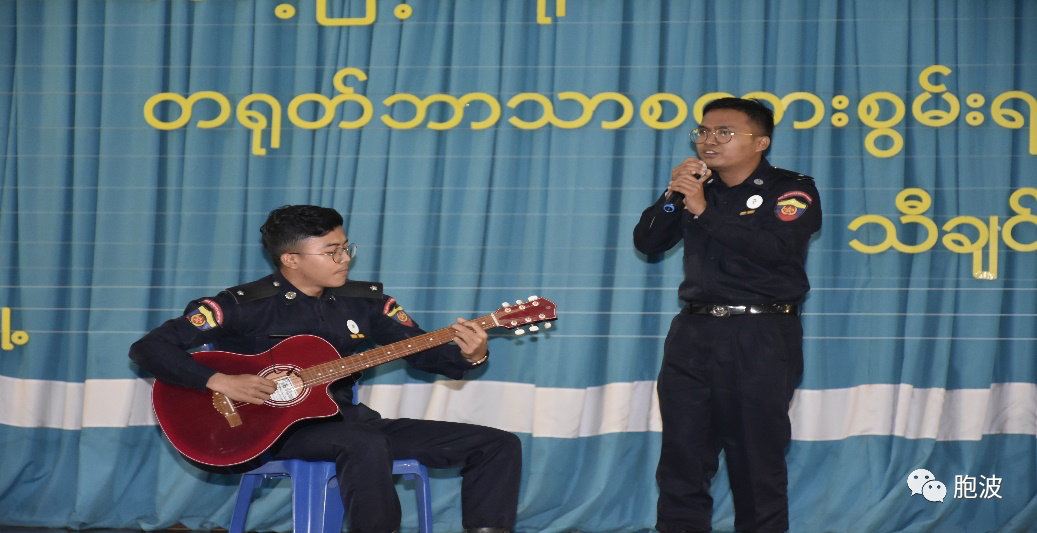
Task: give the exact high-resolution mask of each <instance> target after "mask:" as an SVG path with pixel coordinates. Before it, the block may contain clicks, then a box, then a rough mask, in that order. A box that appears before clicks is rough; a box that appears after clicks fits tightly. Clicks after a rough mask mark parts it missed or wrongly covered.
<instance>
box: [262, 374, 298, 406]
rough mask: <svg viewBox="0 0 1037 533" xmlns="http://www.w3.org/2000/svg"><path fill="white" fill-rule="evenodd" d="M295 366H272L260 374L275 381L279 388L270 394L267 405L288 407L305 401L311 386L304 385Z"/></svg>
mask: <svg viewBox="0 0 1037 533" xmlns="http://www.w3.org/2000/svg"><path fill="white" fill-rule="evenodd" d="M296 372H297V369H295V368H270V369H267V370H265V371H263V372H261V373H260V374H259V375H260V376H262V377H265V378H267V379H269V380H271V381H273V382H274V385H275V386H276V387H277V390H275V391H274V392H273V394H271V395H270V399H269V400H267V401H266V405H270V406H273V407H287V406H290V405H294V404H297V403H299V402H301V401H303V400H304V399H305V398H306V396H307V395H309V393H310V389H309V387H306V386H305V385H303V382H302V379H301V378H300V377H299V375H298V374H297V373H296Z"/></svg>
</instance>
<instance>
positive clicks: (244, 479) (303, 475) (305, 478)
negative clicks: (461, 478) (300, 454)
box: [230, 459, 432, 533]
mask: <svg viewBox="0 0 1037 533" xmlns="http://www.w3.org/2000/svg"><path fill="white" fill-rule="evenodd" d="M392 473H393V474H402V475H403V477H404V478H406V479H414V487H415V496H416V498H417V501H418V531H420V532H421V533H432V501H431V493H430V492H429V486H428V470H427V469H426V468H425V465H423V464H421V463H419V462H418V461H417V460H416V459H404V460H400V461H393V465H392ZM279 477H288V478H291V481H292V531H294V532H295V533H318V532H320V533H339V532H341V531H342V519H343V517H344V515H345V510H344V509H343V508H342V497H341V495H340V493H339V487H338V480H337V479H336V478H335V463H333V462H330V461H303V460H301V459H285V460H282V461H270V462H268V463H266V464H264V465H263V466H260V467H259V468H256V469H255V470H252V471H249V472H246V473H245V474H244V475H242V476H241V484H240V485H239V486H238V498H237V501H236V502H235V503H234V517H233V518H232V519H231V522H230V532H231V533H243V532H244V531H245V518H247V517H248V508H249V507H250V506H251V505H252V496H253V494H254V492H255V490H256V489H257V488H259V485H260V484H262V482H263V480H264V479H269V478H279ZM415 477H416V478H417V479H415Z"/></svg>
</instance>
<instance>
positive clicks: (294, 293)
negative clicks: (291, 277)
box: [271, 271, 311, 305]
mask: <svg viewBox="0 0 1037 533" xmlns="http://www.w3.org/2000/svg"><path fill="white" fill-rule="evenodd" d="M271 284H272V285H273V286H274V287H276V288H277V289H276V290H277V297H278V299H280V301H281V302H284V304H285V305H291V304H293V303H295V302H297V301H299V300H301V299H303V298H311V296H308V295H307V294H306V293H304V292H302V291H300V290H299V289H297V288H295V285H292V284H291V282H289V281H288V280H287V279H285V277H284V275H283V274H281V272H280V271H277V272H274V275H273V276H272V281H271Z"/></svg>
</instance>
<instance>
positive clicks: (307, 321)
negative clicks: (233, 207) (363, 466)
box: [130, 272, 472, 408]
mask: <svg viewBox="0 0 1037 533" xmlns="http://www.w3.org/2000/svg"><path fill="white" fill-rule="evenodd" d="M423 333H425V332H424V331H423V330H422V329H421V328H419V327H418V325H417V324H416V323H415V322H414V320H413V319H412V318H411V317H410V316H408V315H407V313H406V311H404V310H403V308H402V307H401V306H400V305H399V304H397V303H396V300H395V299H393V298H391V297H389V296H386V295H384V294H382V286H381V284H379V283H371V282H363V281H351V282H347V283H346V284H345V285H343V286H342V287H338V288H333V289H325V290H324V292H323V294H322V295H321V296H320V297H319V298H315V297H313V296H307V295H306V294H304V293H303V292H302V291H300V290H298V289H296V288H295V287H293V286H292V284H291V283H289V282H288V281H287V280H286V279H285V278H284V276H282V275H281V273H280V272H276V273H274V274H272V275H270V276H267V277H265V278H262V279H260V280H257V281H254V282H252V283H247V284H245V285H240V286H238V287H231V288H230V289H227V290H225V291H223V292H221V293H219V294H218V295H216V296H213V297H211V298H202V299H199V300H195V301H193V302H191V303H190V304H189V305H188V306H187V309H186V310H185V312H184V315H183V316H181V317H177V318H174V319H171V320H168V321H167V322H165V323H164V324H162V325H161V326H159V327H157V328H155V329H154V330H153V331H151V332H150V333H148V334H147V335H145V336H144V337H143V338H141V339H140V340H139V341H137V342H135V343H134V344H133V346H131V347H130V358H131V359H133V360H134V361H136V362H137V363H138V364H139V365H140V366H141V367H142V368H144V369H145V370H147V371H148V372H150V373H151V374H152V375H154V376H155V377H156V378H157V379H159V380H162V381H165V382H167V383H172V384H174V385H180V386H184V387H193V388H196V389H205V384H206V383H207V382H208V380H209V378H210V377H212V376H213V374H215V373H216V371H215V370H213V369H211V368H207V367H205V366H203V365H202V364H200V363H198V362H196V361H195V360H194V359H193V358H192V357H191V356H190V355H189V354H188V350H190V349H192V348H197V347H199V346H202V345H206V344H209V345H212V347H213V348H212V349H216V350H220V351H224V352H233V353H239V354H246V355H254V354H258V353H262V352H265V351H266V350H269V349H270V348H272V347H273V346H274V345H275V344H277V343H279V342H281V341H283V340H285V339H286V338H288V337H291V336H293V335H303V334H308V335H316V336H318V337H321V338H323V339H324V340H326V341H328V342H329V343H331V345H332V346H334V347H335V349H336V350H338V352H339V355H341V356H343V357H345V356H348V355H350V354H352V353H354V352H356V351H357V350H358V349H361V348H369V347H371V346H370V345H372V344H378V345H386V344H390V343H393V342H396V341H401V340H404V339H407V338H410V337H414V336H416V335H421V334H423ZM406 361H407V362H408V363H409V364H410V365H411V366H413V367H415V368H418V369H421V370H425V371H428V372H433V373H437V374H442V375H445V376H447V377H451V378H454V379H460V378H462V377H464V374H465V371H466V370H469V369H471V368H472V365H471V363H469V362H468V361H467V360H466V359H465V358H464V357H463V356H462V355H461V351H460V349H459V348H458V347H457V346H456V345H454V344H447V345H443V346H439V347H437V348H432V349H429V350H425V351H423V352H419V353H416V354H414V355H411V356H408V357H407V358H406ZM357 378H358V376H354V377H353V378H352V379H350V378H345V379H341V380H339V381H337V382H336V383H333V384H332V385H331V386H330V388H329V390H330V391H331V394H332V396H333V397H334V399H335V401H336V403H338V404H339V406H340V407H343V408H344V407H347V406H351V405H352V385H353V383H354V382H355V381H356V379H357Z"/></svg>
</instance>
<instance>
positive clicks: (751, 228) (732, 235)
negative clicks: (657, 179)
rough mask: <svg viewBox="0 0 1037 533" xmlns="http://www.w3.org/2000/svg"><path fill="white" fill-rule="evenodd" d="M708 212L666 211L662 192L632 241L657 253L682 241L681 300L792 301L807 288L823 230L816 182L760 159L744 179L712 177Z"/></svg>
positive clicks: (707, 189)
mask: <svg viewBox="0 0 1037 533" xmlns="http://www.w3.org/2000/svg"><path fill="white" fill-rule="evenodd" d="M705 194H706V202H707V207H706V210H705V211H703V213H702V215H701V216H698V217H696V216H695V215H692V214H691V213H690V212H688V211H687V210H686V209H684V208H683V206H681V208H680V209H678V210H676V211H675V212H673V213H667V212H665V211H664V210H663V205H664V204H665V203H666V201H665V196H666V195H665V194H664V195H663V196H662V197H660V198H659V200H658V201H657V202H656V203H655V204H654V205H652V206H651V207H649V208H648V209H646V210H645V211H644V213H642V214H641V220H640V222H638V224H637V226H636V227H635V228H634V246H635V247H636V248H637V249H638V250H640V251H641V252H642V253H645V254H658V253H662V252H665V251H666V250H669V249H670V248H673V247H674V246H675V245H676V244H677V243H678V242H680V241H681V240H682V239H683V240H684V282H683V283H681V285H680V288H679V289H678V296H679V297H680V299H681V300H684V301H685V302H688V303H691V304H704V305H709V304H727V305H752V304H769V303H797V302H800V301H801V300H802V299H803V296H804V295H805V294H806V292H807V291H808V290H809V289H810V283H809V282H808V281H807V274H806V266H805V264H806V257H807V247H808V245H809V244H810V236H811V235H812V234H813V233H814V232H816V231H817V230H819V229H821V199H820V197H819V196H818V192H817V188H816V187H815V186H814V180H813V179H811V178H809V177H807V176H804V175H802V174H797V173H795V172H790V171H787V170H782V169H778V168H775V167H772V166H771V165H770V163H768V162H767V160H766V159H764V160H763V161H762V162H761V163H760V166H759V167H757V168H756V170H755V171H754V172H753V173H752V175H750V176H749V177H748V178H747V179H746V180H745V181H743V182H742V183H741V184H739V185H736V186H734V187H728V186H727V185H725V184H724V182H723V181H721V179H720V177H719V176H717V175H715V174H714V175H713V176H711V177H710V179H709V181H707V183H706V187H705Z"/></svg>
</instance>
